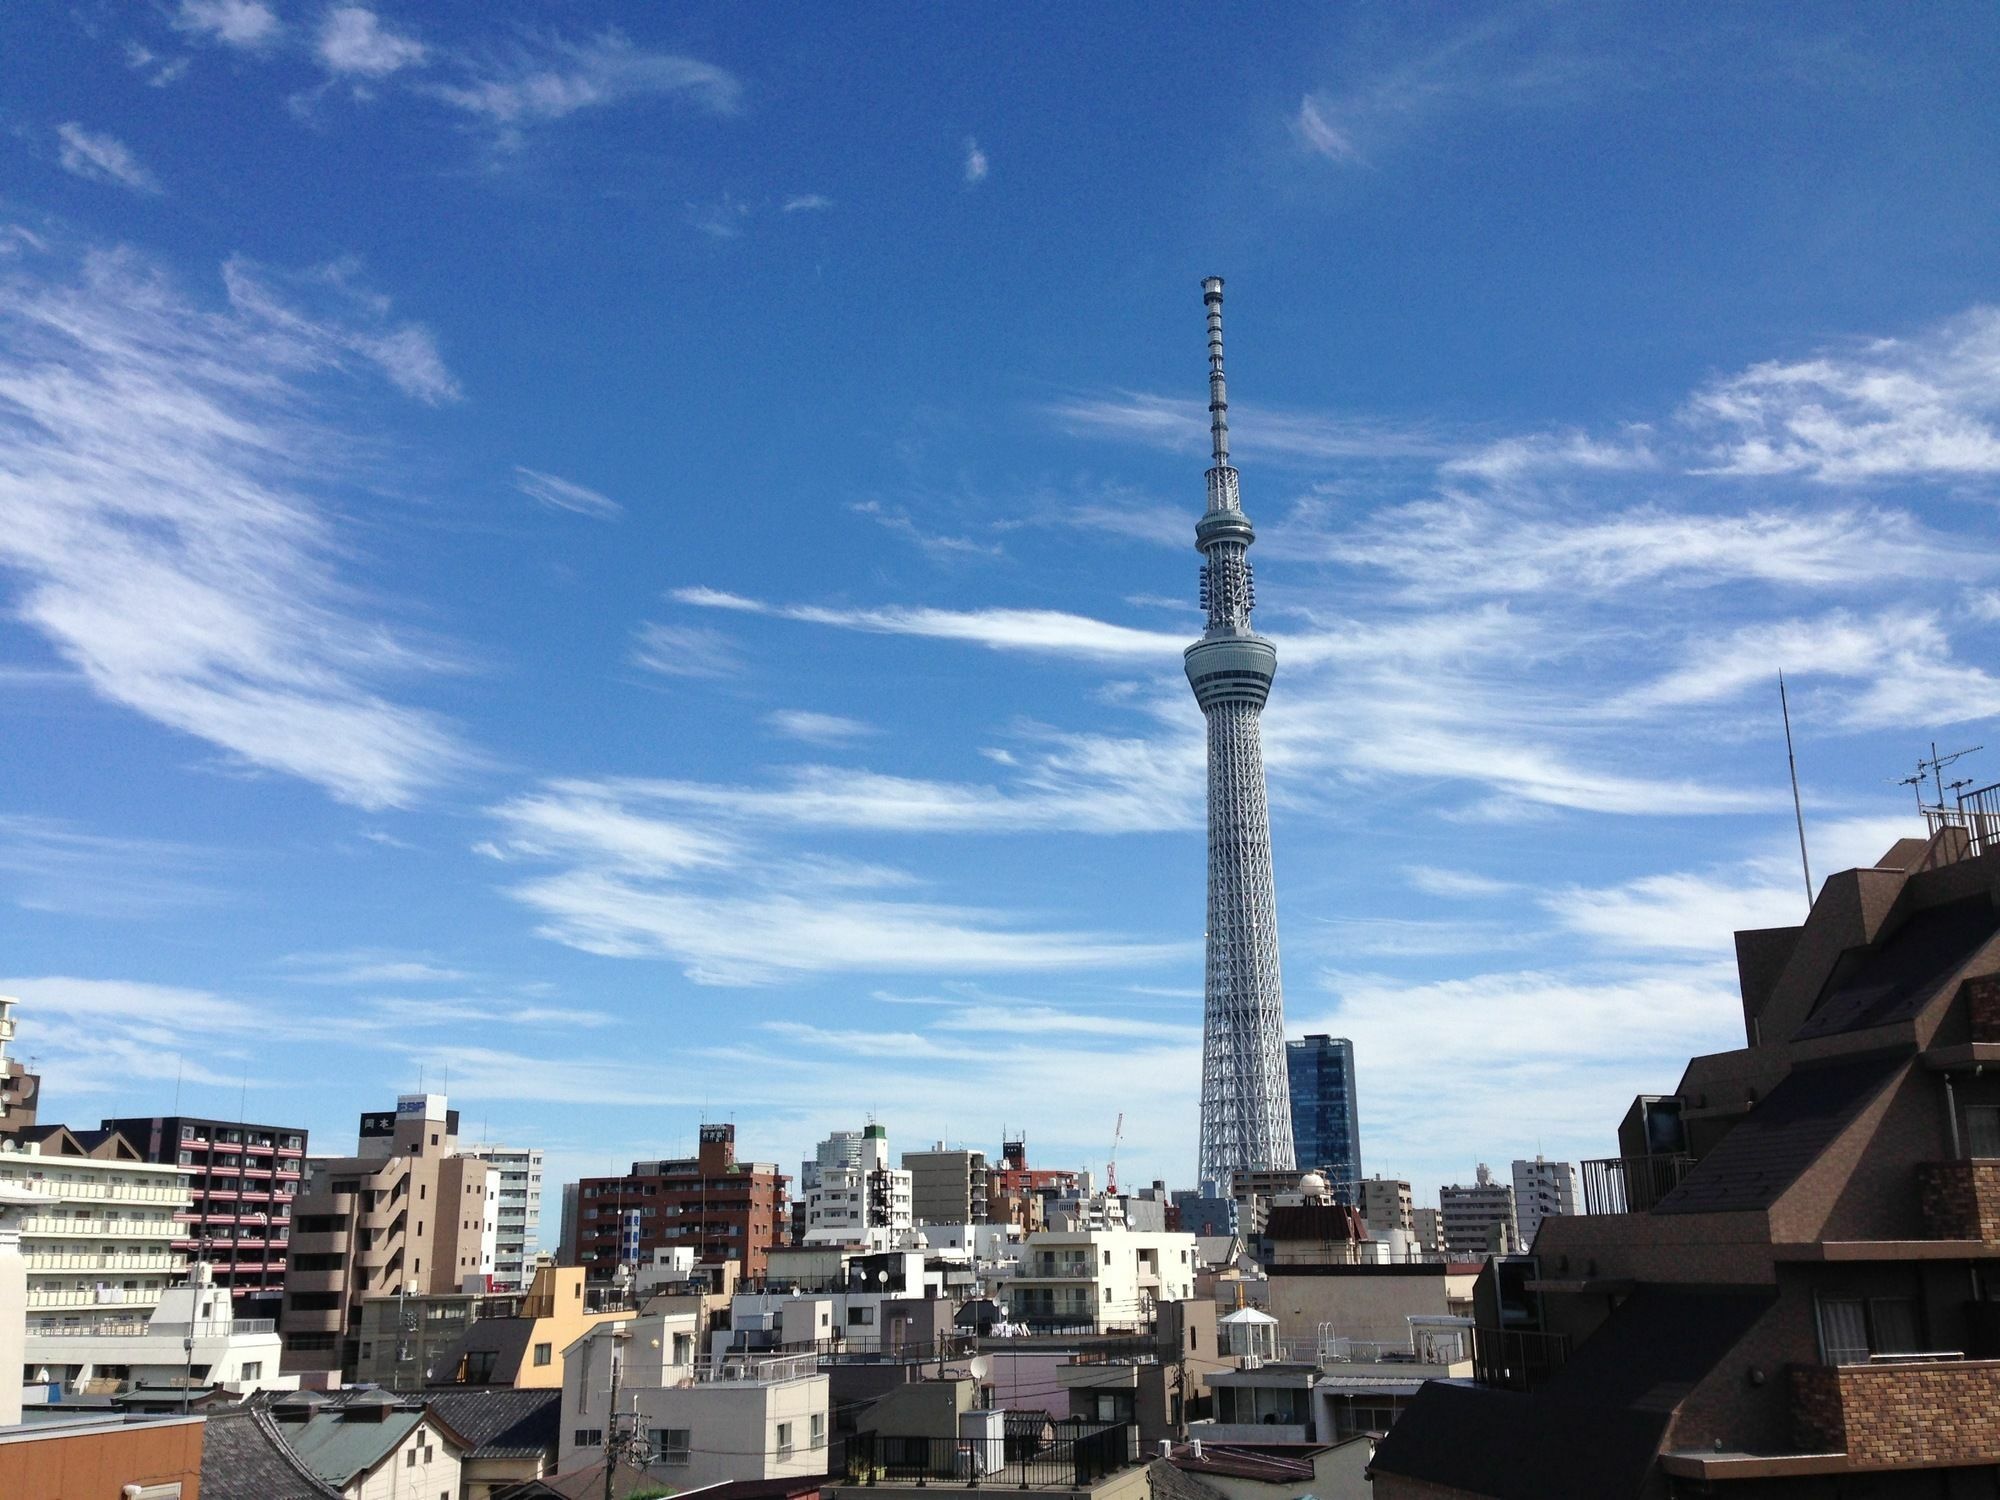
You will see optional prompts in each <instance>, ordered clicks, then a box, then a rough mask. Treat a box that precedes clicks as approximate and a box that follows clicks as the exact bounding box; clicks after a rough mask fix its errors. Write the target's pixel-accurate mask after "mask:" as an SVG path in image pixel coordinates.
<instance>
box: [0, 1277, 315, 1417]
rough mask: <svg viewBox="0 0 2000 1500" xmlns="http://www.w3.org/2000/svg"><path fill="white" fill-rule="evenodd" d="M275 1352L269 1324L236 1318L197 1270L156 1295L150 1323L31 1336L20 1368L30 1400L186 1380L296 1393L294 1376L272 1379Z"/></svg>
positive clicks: (138, 1320) (88, 1325) (237, 1390)
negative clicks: (59, 1392) (56, 1392)
mask: <svg viewBox="0 0 2000 1500" xmlns="http://www.w3.org/2000/svg"><path fill="white" fill-rule="evenodd" d="M282 1349H283V1346H282V1344H281V1343H280V1341H279V1338H278V1333H277V1326H276V1325H275V1324H274V1323H273V1322H272V1320H271V1319H269V1318H239V1317H237V1316H236V1314H235V1310H234V1308H233V1307H232V1305H231V1303H230V1297H229V1289H228V1288H227V1287H219V1286H216V1285H215V1284H214V1283H213V1281H212V1280H211V1277H210V1273H209V1268H208V1267H207V1266H206V1265H203V1264H200V1263H197V1264H196V1265H195V1266H194V1267H193V1269H192V1272H191V1274H190V1276H189V1278H188V1280H187V1281H186V1282H184V1283H183V1284H182V1285H180V1286H176V1287H169V1288H168V1289H167V1290H166V1291H164V1292H162V1293H161V1294H160V1301H159V1305H158V1306H156V1307H155V1308H154V1309H153V1311H152V1313H151V1315H150V1316H136V1317H135V1316H133V1315H131V1314H130V1313H124V1314H120V1315H117V1316H112V1315H104V1316H99V1317H97V1318H94V1319H87V1320H85V1321H84V1322H81V1323H77V1324H70V1325H63V1326H55V1327H42V1328H33V1329H30V1330H29V1331H28V1339H27V1345H26V1348H25V1350H24V1351H23V1365H24V1367H25V1369H26V1370H27V1372H28V1374H29V1375H30V1376H31V1377H32V1379H31V1381H30V1387H29V1388H30V1392H31V1393H33V1394H40V1395H45V1394H46V1391H47V1388H48V1387H50V1386H53V1385H60V1386H61V1387H62V1389H63V1392H64V1394H65V1395H66V1396H75V1395H111V1394H115V1393H116V1392H117V1391H118V1390H119V1389H120V1388H121V1387H131V1386H141V1385H150V1386H164V1385H179V1384H180V1383H181V1382H182V1381H183V1380H191V1381H193V1383H194V1384H196V1385H212V1386H220V1387H221V1388H222V1389H224V1390H227V1391H230V1392H232V1393H234V1394H236V1395H239V1396H240V1395H246V1394H248V1393H249V1392H251V1391H292V1390H297V1389H298V1385H299V1380H298V1377H297V1376H296V1375H280V1374H279V1373H278V1358H279V1355H280V1354H281V1353H282ZM37 1388H39V1389H37Z"/></svg>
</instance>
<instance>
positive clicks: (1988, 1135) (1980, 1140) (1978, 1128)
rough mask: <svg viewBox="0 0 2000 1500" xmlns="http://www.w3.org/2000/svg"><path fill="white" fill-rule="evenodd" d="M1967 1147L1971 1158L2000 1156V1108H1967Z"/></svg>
mask: <svg viewBox="0 0 2000 1500" xmlns="http://www.w3.org/2000/svg"><path fill="white" fill-rule="evenodd" d="M1965 1146H1966V1154H1967V1155H1970V1156H2000V1106H1995V1105H1991V1104H1971V1105H1967V1106H1966V1110H1965Z"/></svg>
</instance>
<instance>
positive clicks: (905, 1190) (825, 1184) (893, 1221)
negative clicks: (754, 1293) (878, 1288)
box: [805, 1125, 914, 1249]
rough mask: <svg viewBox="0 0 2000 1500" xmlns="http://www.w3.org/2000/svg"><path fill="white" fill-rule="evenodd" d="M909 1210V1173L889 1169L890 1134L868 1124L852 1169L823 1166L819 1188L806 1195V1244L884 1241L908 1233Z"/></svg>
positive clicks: (910, 1223) (882, 1127) (880, 1127)
mask: <svg viewBox="0 0 2000 1500" xmlns="http://www.w3.org/2000/svg"><path fill="white" fill-rule="evenodd" d="M913 1222H914V1219H913V1215H912V1210H911V1185H910V1174H909V1173H908V1172H906V1171H904V1170H902V1169H901V1168H899V1167H892V1166H890V1165H889V1131H888V1129H887V1127H885V1126H881V1125H870V1126H868V1127H866V1128H865V1129H864V1130H863V1131H862V1132H861V1149H860V1152H859V1155H858V1159H857V1160H856V1162H855V1164H854V1165H853V1166H851V1167H822V1168H821V1169H820V1176H819V1186H818V1187H816V1188H813V1189H811V1190H810V1191H808V1192H807V1194H806V1235H805V1237H806V1242H807V1243H808V1244H810V1243H814V1242H818V1243H828V1242H835V1243H840V1242H846V1241H850V1240H867V1241H871V1242H873V1241H877V1240H879V1241H881V1243H880V1244H878V1245H876V1246H875V1248H877V1249H886V1248H888V1244H887V1239H886V1236H887V1235H888V1234H890V1233H893V1232H894V1231H896V1230H899V1229H908V1228H910V1227H911V1225H912V1223H913Z"/></svg>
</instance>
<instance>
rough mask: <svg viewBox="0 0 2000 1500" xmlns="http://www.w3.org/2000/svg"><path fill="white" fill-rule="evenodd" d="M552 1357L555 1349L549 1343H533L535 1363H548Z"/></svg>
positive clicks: (553, 1357)
mask: <svg viewBox="0 0 2000 1500" xmlns="http://www.w3.org/2000/svg"><path fill="white" fill-rule="evenodd" d="M554 1359H555V1349H554V1347H553V1346H551V1345H549V1344H537V1345H535V1363H536V1364H537V1365H546V1364H549V1363H550V1362H552V1361H553V1360H554Z"/></svg>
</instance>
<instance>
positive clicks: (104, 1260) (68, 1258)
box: [21, 1253, 185, 1271]
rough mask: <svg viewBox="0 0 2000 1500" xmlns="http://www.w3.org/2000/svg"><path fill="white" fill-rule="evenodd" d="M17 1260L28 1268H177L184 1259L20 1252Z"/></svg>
mask: <svg viewBox="0 0 2000 1500" xmlns="http://www.w3.org/2000/svg"><path fill="white" fill-rule="evenodd" d="M21 1262H22V1264H23V1265H25V1266H26V1267H27V1268H28V1269H29V1270H30V1271H178V1270H182V1269H184V1266H185V1262H184V1261H183V1259H182V1257H180V1256H178V1255H165V1254H161V1255H130V1254H118V1255H76V1254H68V1255H65V1254H61V1253H57V1254H53V1255H24V1256H22V1257H21Z"/></svg>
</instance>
